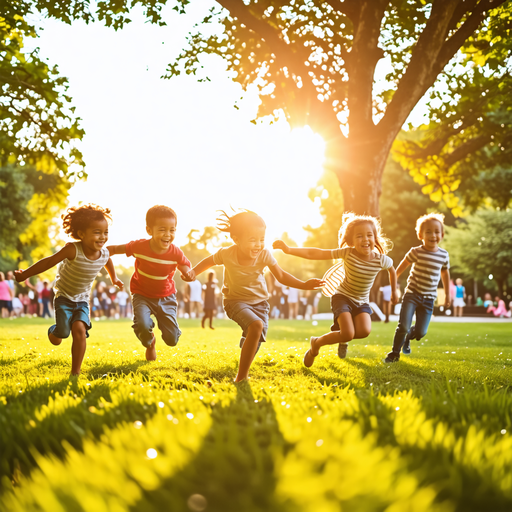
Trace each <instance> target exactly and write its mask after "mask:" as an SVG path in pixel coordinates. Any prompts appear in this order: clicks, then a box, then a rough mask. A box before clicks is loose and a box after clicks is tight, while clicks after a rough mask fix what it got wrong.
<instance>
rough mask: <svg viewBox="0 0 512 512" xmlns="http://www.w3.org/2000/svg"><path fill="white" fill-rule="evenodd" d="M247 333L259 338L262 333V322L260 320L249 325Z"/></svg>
mask: <svg viewBox="0 0 512 512" xmlns="http://www.w3.org/2000/svg"><path fill="white" fill-rule="evenodd" d="M248 331H249V332H250V333H253V334H257V335H260V336H261V333H262V332H263V322H262V321H261V320H256V321H254V322H253V323H252V324H251V325H249V328H248Z"/></svg>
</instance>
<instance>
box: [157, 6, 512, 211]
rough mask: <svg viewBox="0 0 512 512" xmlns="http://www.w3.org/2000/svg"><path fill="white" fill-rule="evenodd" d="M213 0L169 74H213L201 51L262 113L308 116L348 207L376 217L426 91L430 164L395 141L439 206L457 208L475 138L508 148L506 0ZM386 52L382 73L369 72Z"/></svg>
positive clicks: (298, 119) (301, 120) (292, 118)
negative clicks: (384, 182)
mask: <svg viewBox="0 0 512 512" xmlns="http://www.w3.org/2000/svg"><path fill="white" fill-rule="evenodd" d="M181 3H182V5H183V6H185V5H186V4H187V3H188V2H181ZM217 3H218V4H219V5H220V6H221V8H218V7H217V6H216V7H213V8H212V10H211V11H210V13H209V15H208V16H206V17H205V18H204V20H203V22H202V23H201V24H199V25H198V27H197V31H196V32H195V33H193V34H191V35H190V37H189V41H188V42H189V44H188V46H187V47H186V48H185V49H184V50H183V52H182V53H181V55H180V56H179V57H178V58H177V59H176V60H175V61H174V62H172V63H171V64H170V66H169V69H168V74H167V76H168V77H171V76H177V75H179V74H181V73H182V72H185V73H187V74H193V75H196V76H197V77H198V78H199V79H200V80H208V77H207V76H206V75H205V73H204V70H203V69H204V67H203V63H202V60H201V57H202V55H203V54H205V53H207V54H213V55H217V56H220V57H221V58H222V59H223V60H224V61H225V63H226V65H227V69H228V72H229V73H230V74H231V76H232V77H233V80H235V81H237V82H239V83H240V84H241V85H242V87H243V88H244V89H247V88H249V87H257V89H258V90H259V93H260V98H261V105H260V108H259V112H258V115H259V117H269V118H271V119H275V118H278V117H280V116H282V115H285V116H286V118H287V119H288V121H289V122H290V124H291V125H292V126H303V125H305V124H308V125H309V126H311V128H312V129H313V130H314V131H315V132H317V133H319V134H321V135H322V136H323V137H324V139H325V140H326V142H327V167H328V168H329V169H331V170H333V171H334V172H335V173H336V175H337V176H338V180H339V184H340V185H341V187H342V189H343V193H344V199H345V204H344V206H345V208H347V209H351V210H354V211H357V212H358V213H363V212H365V211H366V212H367V213H371V214H378V199H379V193H380V185H381V178H382V172H383V170H384V166H385V163H386V159H387V156H388V153H389V150H390V149H391V146H392V144H393V141H394V140H395V137H396V136H397V135H398V134H399V132H400V130H401V129H402V126H403V124H404V123H405V122H406V120H407V118H408V116H409V114H410V113H411V111H412V109H413V108H414V107H415V106H416V104H417V103H418V102H419V101H420V99H421V98H422V97H423V96H424V95H425V93H426V92H427V91H430V100H429V101H428V102H427V107H428V109H429V115H430V119H431V122H432V124H433V125H436V126H438V128H439V129H438V130H436V131H435V132H432V131H429V134H432V137H431V139H429V141H428V142H429V145H428V148H429V149H430V148H432V149H433V151H432V152H430V153H428V155H429V159H428V165H423V164H422V162H421V161H420V159H419V157H418V155H417V154H416V153H417V151H415V150H416V149H417V148H414V149H415V150H414V151H413V150H412V149H411V148H407V149H408V150H407V151H406V150H405V149H404V148H403V147H402V146H403V144H399V147H398V148H397V149H398V150H399V151H400V153H401V154H402V155H403V156H404V158H406V159H407V161H408V167H409V168H410V170H411V171H413V172H415V173H416V174H417V176H418V180H420V179H421V180H422V181H423V183H422V184H423V185H424V189H423V191H424V193H426V194H429V195H430V197H431V199H432V200H434V201H435V202H439V201H440V200H441V199H443V200H444V201H445V202H446V204H447V205H448V207H449V208H451V209H452V210H453V211H454V213H456V214H460V213H461V209H460V206H459V204H458V198H457V197H456V196H455V195H454V194H453V192H454V191H455V190H456V189H457V188H458V186H459V184H460V174H461V172H462V171H460V170H457V171H455V170H454V169H453V166H454V165H455V164H457V162H459V161H461V162H462V161H463V162H462V163H461V166H462V167H463V166H464V164H465V163H466V162H467V160H468V158H469V157H470V156H471V155H472V154H473V153H474V152H475V151H476V152H478V151H479V150H481V149H482V148H483V145H482V144H481V143H478V144H477V143H476V141H478V142H481V140H482V137H484V138H487V139H488V140H487V142H488V143H489V145H490V144H491V143H492V140H491V139H489V137H491V138H492V137H496V140H498V139H499V141H500V142H499V143H497V147H499V149H500V150H501V148H502V147H503V146H502V145H503V144H505V146H506V145H507V144H508V139H509V138H510V135H509V134H510V129H509V124H508V122H507V121H503V116H504V115H505V114H506V112H507V108H508V107H507V105H508V104H509V102H507V99H508V97H510V91H509V84H510V80H509V77H508V65H509V59H510V49H511V48H512V43H511V42H510V41H511V40H512V39H511V37H510V36H511V34H510V30H511V29H510V27H511V24H510V18H511V16H512V7H511V5H510V2H507V1H506V0H495V1H493V2H488V1H486V0H481V1H478V0H475V1H472V2H465V1H462V0H446V1H443V2H441V1H433V0H430V1H428V0H412V1H407V2H405V1H403V0H391V1H389V0H371V1H370V0H345V1H344V2H334V1H322V2H302V1H295V0H292V1H288V2H285V1H282V2H277V3H276V2H268V1H264V2H261V1H255V0H253V1H246V2H237V1H235V0H218V2H217ZM381 59H384V60H382V69H385V70H386V71H387V74H386V76H385V79H381V76H382V73H376V66H377V63H378V62H379V61H381ZM340 128H341V131H340ZM342 132H343V133H342ZM442 149H444V153H442V154H441V156H438V153H440V151H441V150H442ZM436 159H437V160H436ZM448 160H450V161H451V165H440V164H439V162H447V161H448ZM487 168H488V166H484V167H482V166H480V167H479V169H480V170H482V169H487Z"/></svg>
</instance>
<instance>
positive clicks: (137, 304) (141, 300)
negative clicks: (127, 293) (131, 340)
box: [132, 293, 155, 348]
mask: <svg viewBox="0 0 512 512" xmlns="http://www.w3.org/2000/svg"><path fill="white" fill-rule="evenodd" d="M151 306H152V305H151V299H149V298H147V297H144V296H142V295H139V294H138V293H136V294H134V295H133V325H132V328H133V331H134V332H135V336H137V338H138V339H139V341H140V342H141V343H142V344H143V345H144V346H145V347H146V348H148V347H150V346H151V343H152V342H153V328H154V327H155V322H153V320H152V319H151V313H152V310H151V309H152V308H151Z"/></svg>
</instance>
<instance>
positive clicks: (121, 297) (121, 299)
mask: <svg viewBox="0 0 512 512" xmlns="http://www.w3.org/2000/svg"><path fill="white" fill-rule="evenodd" d="M116 297H117V303H118V304H119V305H120V306H126V302H127V299H128V293H127V292H125V291H124V290H121V291H119V292H117V296H116Z"/></svg>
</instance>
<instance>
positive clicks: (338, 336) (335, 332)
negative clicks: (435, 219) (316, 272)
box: [273, 212, 397, 368]
mask: <svg viewBox="0 0 512 512" xmlns="http://www.w3.org/2000/svg"><path fill="white" fill-rule="evenodd" d="M390 245H391V244H390V242H389V240H388V239H387V238H385V237H384V235H383V234H382V230H381V226H380V222H379V221H378V220H377V219H376V218H375V217H370V216H366V215H356V214H354V213H352V212H349V213H345V214H343V217H342V220H341V228H340V231H339V248H338V249H318V248H315V247H288V246H287V245H286V244H285V243H284V242H283V241H282V240H277V241H276V242H274V245H273V246H274V248H275V249H281V250H282V251H283V252H284V253H286V254H292V255H293V256H300V257H301V258H306V259H308V260H330V259H341V260H343V262H342V263H343V267H342V268H343V271H342V272H339V274H340V279H339V282H338V283H336V286H337V289H336V291H335V293H334V295H332V298H331V308H332V312H333V315H334V325H333V326H332V327H331V331H332V332H329V333H327V334H324V335H322V336H320V337H315V336H312V337H311V339H310V348H309V350H308V351H307V352H306V354H305V355H304V365H305V366H307V367H308V368H309V367H310V366H312V365H313V363H314V361H315V357H316V356H317V355H318V354H319V351H320V348H321V347H323V346H324V345H334V344H337V343H338V344H339V347H338V356H339V357H340V358H342V359H344V358H345V357H347V350H348V343H349V341H352V340H353V339H361V338H366V337H367V336H368V335H369V334H370V332H371V328H372V323H371V318H370V315H371V314H372V309H371V308H370V305H369V304H368V302H369V299H370V289H371V287H372V285H373V282H374V281H375V277H376V276H377V274H378V273H379V272H380V271H381V270H387V271H388V273H389V282H390V283H391V302H392V303H393V304H395V303H396V302H397V295H396V272H395V269H394V267H393V261H392V260H391V258H390V257H389V256H386V252H388V250H389V247H390ZM375 249H377V251H376V250H375ZM334 268H335V267H333V269H334ZM340 268H341V267H340ZM324 279H325V276H324ZM328 284H329V280H328Z"/></svg>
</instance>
